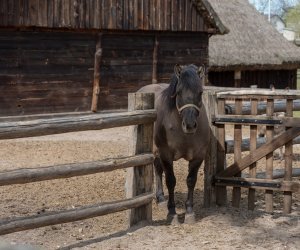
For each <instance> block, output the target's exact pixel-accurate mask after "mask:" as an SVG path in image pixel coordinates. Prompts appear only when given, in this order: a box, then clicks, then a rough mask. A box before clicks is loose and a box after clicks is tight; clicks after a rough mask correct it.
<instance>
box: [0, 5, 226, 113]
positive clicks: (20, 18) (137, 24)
mask: <svg viewBox="0 0 300 250" xmlns="http://www.w3.org/2000/svg"><path fill="white" fill-rule="evenodd" d="M0 11H1V19H0V57H1V61H0V91H1V97H2V98H1V99H0V115H1V116H10V115H28V114H40V113H49V112H72V111H88V110H90V109H91V103H92V95H93V85H94V100H93V102H94V103H96V104H97V103H98V104H97V105H98V110H108V109H124V108H126V107H127V93H129V92H135V91H136V90H137V89H139V88H140V87H142V86H144V85H146V84H149V83H152V82H165V81H167V80H168V79H169V77H170V74H171V73H172V72H173V67H174V64H176V63H179V64H191V63H194V64H196V65H201V64H204V65H207V64H208V38H209V36H210V35H211V34H217V33H225V32H226V28H225V27H224V26H223V25H222V23H221V21H220V20H219V19H218V17H217V15H216V14H215V13H214V11H213V9H212V8H211V6H210V5H209V3H208V2H207V1H201V0H198V1H189V0H188V1H184V0H181V1H175V0H172V1H162V0H159V1H154V0H141V1H140V0H139V1H137V0H135V1H130V0H126V1H120V0H97V1H88V0H83V1H79V0H74V1H73V0H72V1H71V0H54V1H42V0H40V1H39V0H37V1H29V0H25V1H17V0H14V1H12V0H4V1H1V5H0ZM97 52H98V54H97ZM97 105H96V106H97Z"/></svg>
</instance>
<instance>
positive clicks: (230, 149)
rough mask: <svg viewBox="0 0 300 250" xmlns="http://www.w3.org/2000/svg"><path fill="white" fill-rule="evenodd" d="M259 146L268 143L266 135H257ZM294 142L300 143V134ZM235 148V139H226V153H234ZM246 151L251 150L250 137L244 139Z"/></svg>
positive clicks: (243, 144)
mask: <svg viewBox="0 0 300 250" xmlns="http://www.w3.org/2000/svg"><path fill="white" fill-rule="evenodd" d="M256 140H257V148H259V147H261V146H262V145H264V144H265V143H266V138H265V137H257V138H256ZM293 144H300V136H298V137H296V138H295V139H294V140H293ZM233 149H234V140H226V141H225V150H226V154H232V153H233V151H234V150H233ZM244 151H250V139H249V138H245V139H243V140H242V152H244Z"/></svg>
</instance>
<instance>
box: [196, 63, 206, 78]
mask: <svg viewBox="0 0 300 250" xmlns="http://www.w3.org/2000/svg"><path fill="white" fill-rule="evenodd" d="M197 73H198V75H199V76H200V78H202V77H203V76H205V66H204V65H202V66H200V67H199V68H198V72H197Z"/></svg>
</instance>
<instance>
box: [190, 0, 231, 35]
mask: <svg viewBox="0 0 300 250" xmlns="http://www.w3.org/2000/svg"><path fill="white" fill-rule="evenodd" d="M192 2H193V3H194V4H195V6H196V7H197V9H198V11H199V12H201V13H202V15H203V17H204V19H205V20H206V21H207V22H208V23H209V24H210V25H211V26H212V27H213V28H211V29H209V33H211V34H219V35H225V34H227V33H229V29H228V28H227V27H226V26H225V25H224V24H223V23H222V21H221V19H220V18H219V16H218V15H217V13H216V12H215V11H214V9H213V7H212V6H211V4H210V3H209V2H208V1H207V0H192Z"/></svg>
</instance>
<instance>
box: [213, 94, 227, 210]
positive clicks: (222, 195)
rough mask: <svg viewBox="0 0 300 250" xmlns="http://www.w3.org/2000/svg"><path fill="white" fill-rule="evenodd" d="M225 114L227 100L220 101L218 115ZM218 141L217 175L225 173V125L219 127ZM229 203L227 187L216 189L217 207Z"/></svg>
mask: <svg viewBox="0 0 300 250" xmlns="http://www.w3.org/2000/svg"><path fill="white" fill-rule="evenodd" d="M224 113H225V100H224V99H218V114H219V115H222V114H224ZM217 136H218V138H217V140H218V152H217V169H216V174H218V173H220V172H222V171H224V169H225V165H226V156H225V125H222V124H221V125H218V126H217ZM226 202H227V190H226V187H216V203H217V205H225V204H226Z"/></svg>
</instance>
